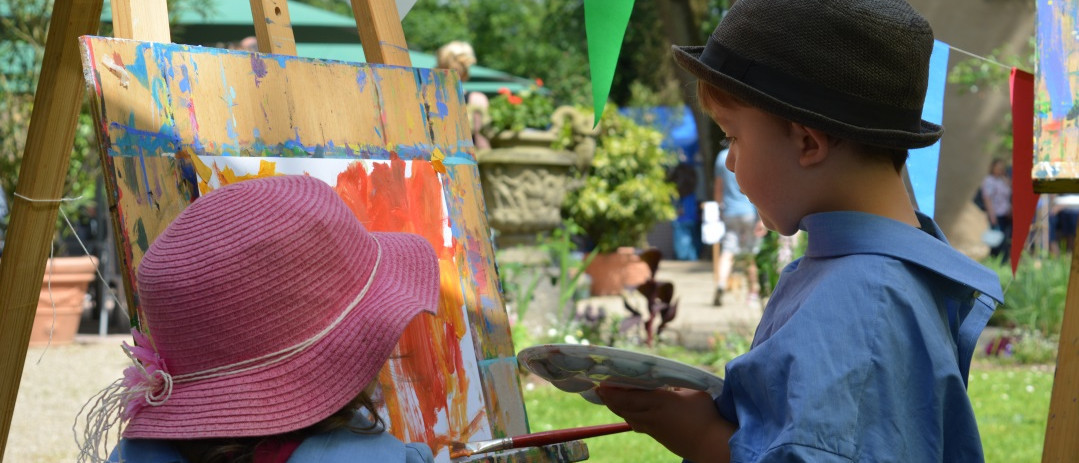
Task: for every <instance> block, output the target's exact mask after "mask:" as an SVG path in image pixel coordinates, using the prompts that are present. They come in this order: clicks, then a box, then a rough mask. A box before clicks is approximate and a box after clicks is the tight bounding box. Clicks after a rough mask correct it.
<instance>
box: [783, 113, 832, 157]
mask: <svg viewBox="0 0 1079 463" xmlns="http://www.w3.org/2000/svg"><path fill="white" fill-rule="evenodd" d="M791 134H792V135H793V136H794V139H795V140H796V142H797V143H798V149H799V155H798V164H799V165H801V166H802V167H811V166H814V165H816V164H820V163H821V162H824V160H825V159H827V158H828V154H829V152H830V148H831V146H832V144H831V143H829V136H828V134H826V133H824V132H821V131H820V130H817V129H814V128H810V127H806V126H804V125H802V124H799V123H797V122H791Z"/></svg>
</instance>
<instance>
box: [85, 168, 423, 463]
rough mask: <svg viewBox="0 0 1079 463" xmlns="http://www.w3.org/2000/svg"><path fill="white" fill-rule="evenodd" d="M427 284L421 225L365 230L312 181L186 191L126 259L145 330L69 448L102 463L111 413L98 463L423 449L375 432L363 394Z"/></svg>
mask: <svg viewBox="0 0 1079 463" xmlns="http://www.w3.org/2000/svg"><path fill="white" fill-rule="evenodd" d="M438 281H439V279H438V262H437V258H436V257H435V254H434V251H433V250H432V249H431V246H430V245H429V244H428V243H427V242H426V241H424V240H423V238H420V237H419V236H416V235H411V234H404V233H371V232H368V231H366V230H365V229H364V227H363V226H362V225H361V224H360V222H359V221H358V220H357V219H356V217H355V216H354V215H353V213H352V212H351V211H350V210H349V208H348V207H347V206H346V205H345V203H344V202H343V201H342V200H341V199H340V198H339V197H338V195H337V194H336V193H335V192H334V190H333V189H331V188H330V187H329V186H328V185H326V184H325V183H323V182H322V181H320V180H317V179H315V178H312V177H307V176H284V177H273V178H265V179H256V180H248V181H243V182H240V183H237V184H233V185H229V186H225V187H223V188H220V189H218V190H215V191H213V192H211V193H209V194H207V195H205V196H203V197H201V198H199V199H198V200H196V201H195V202H194V203H192V204H191V205H190V206H189V207H188V208H187V209H185V210H184V211H183V213H181V214H180V215H179V217H177V218H176V220H174V221H173V222H172V223H171V224H170V225H169V226H168V228H167V229H166V230H165V231H164V232H163V233H162V234H161V236H159V237H158V238H157V240H156V241H154V243H153V244H152V245H151V246H150V248H149V249H148V250H147V251H146V254H145V256H144V257H143V258H142V261H141V262H140V263H139V267H138V289H139V292H138V295H139V300H140V305H141V308H142V316H143V319H142V323H141V325H142V326H143V327H144V328H145V331H146V332H147V335H146V336H144V335H142V333H140V332H138V331H134V334H135V346H134V347H131V346H127V345H126V344H125V345H124V346H123V348H124V351H125V352H126V353H127V354H128V356H129V357H131V358H132V361H133V365H132V366H130V367H128V368H127V369H126V370H125V371H124V378H123V379H121V380H118V381H117V382H116V383H113V386H110V388H108V389H106V390H105V391H102V392H101V393H100V394H99V395H98V396H97V397H96V398H95V399H92V400H91V402H92V403H93V405H92V407H91V410H90V411H89V412H88V414H87V416H86V430H85V432H84V433H83V436H82V442H79V445H80V449H81V455H80V458H79V461H94V462H99V461H104V460H103V459H102V458H101V457H100V456H99V455H98V452H99V451H102V450H105V448H107V445H108V443H107V438H106V437H105V436H107V434H108V431H109V429H110V428H111V427H114V426H117V427H119V428H120V432H121V435H122V439H121V440H120V442H119V444H118V445H117V446H116V448H115V449H113V451H112V452H111V456H110V457H109V460H108V461H111V462H121V461H129V462H144V461H145V462H177V463H180V462H185V463H186V462H191V463H195V462H237V461H239V462H285V461H288V462H338V461H350V462H355V461H371V462H394V461H396V462H422V461H432V455H431V450H430V448H428V447H427V446H426V445H424V444H403V443H401V442H400V441H398V440H397V439H396V438H394V437H393V436H391V435H389V434H387V433H386V432H385V426H384V425H383V423H382V420H381V419H380V418H379V416H378V414H377V412H376V409H375V406H374V404H373V402H372V400H371V393H372V391H373V387H374V380H375V378H376V376H377V374H378V371H379V369H380V368H381V367H382V365H383V364H384V363H385V362H386V360H387V359H388V358H389V356H390V353H391V351H392V350H393V348H394V346H395V345H396V343H397V340H398V338H399V337H400V335H401V332H402V331H403V330H404V329H405V326H406V325H408V323H409V321H410V320H411V319H412V318H413V317H414V316H416V315H418V314H419V313H420V312H422V311H425V310H426V311H429V312H432V313H433V312H434V310H435V309H436V305H437V301H438V299H437V296H438ZM80 415H82V412H80ZM76 440H79V439H78V436H76Z"/></svg>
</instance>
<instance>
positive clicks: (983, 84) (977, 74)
mask: <svg viewBox="0 0 1079 463" xmlns="http://www.w3.org/2000/svg"><path fill="white" fill-rule="evenodd" d="M1035 48H1036V43H1035V38H1034V37H1030V39H1029V40H1028V41H1027V47H1026V48H1025V50H1023V52H1022V56H1021V55H1017V54H1014V53H1007V52H1005V51H1003V50H1001V49H996V50H993V52H992V53H990V54H989V56H987V57H986V58H988V60H991V61H987V60H984V59H978V58H968V59H965V60H963V61H960V62H959V63H957V64H956V65H955V66H953V67H952V69H951V70H950V71H949V72H948V83H950V84H955V85H958V86H959V92H960V93H967V94H974V93H978V92H980V91H982V90H983V89H986V88H999V87H1001V86H1003V85H1004V84H1005V83H1006V82H1008V77H1009V74H1010V73H1011V69H1010V68H1011V67H1017V68H1019V69H1026V70H1028V71H1031V70H1033V69H1034V65H1035V64H1036V63H1037V56H1036V55H1035ZM994 62H995V63H994ZM996 63H1000V64H996ZM1040 104H1041V105H1044V104H1048V102H1046V101H1036V102H1035V106H1038V105H1040ZM995 132H996V133H995V134H996V136H995V137H992V138H991V139H990V140H989V141H988V142H987V146H986V150H987V151H989V152H991V153H1009V154H1008V157H1010V153H1011V152H1012V115H1011V112H1008V113H1006V114H1004V118H1003V119H1002V120H1001V122H1000V125H999V126H997V129H996V131H995Z"/></svg>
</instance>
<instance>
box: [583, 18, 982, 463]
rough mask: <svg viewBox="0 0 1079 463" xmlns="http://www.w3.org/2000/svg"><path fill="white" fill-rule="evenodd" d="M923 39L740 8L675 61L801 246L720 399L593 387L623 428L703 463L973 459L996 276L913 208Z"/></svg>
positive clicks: (781, 227) (744, 170)
mask: <svg viewBox="0 0 1079 463" xmlns="http://www.w3.org/2000/svg"><path fill="white" fill-rule="evenodd" d="M932 49H933V32H932V29H931V28H930V26H929V24H928V23H927V22H926V21H925V19H923V18H922V17H921V16H920V15H919V14H918V13H917V12H916V11H915V10H914V9H913V8H911V7H910V5H908V4H907V3H906V2H905V1H903V0H816V1H788V0H739V1H738V2H737V3H735V4H734V6H733V7H731V9H730V11H728V13H727V15H726V16H725V17H724V18H723V20H722V21H721V22H720V24H719V25H718V26H717V27H716V29H715V31H714V32H713V33H712V36H711V37H710V38H709V40H708V43H707V44H706V45H705V46H698V47H675V48H674V55H675V58H676V60H677V61H678V63H679V64H680V65H681V66H682V67H684V68H686V69H687V70H688V71H689V72H691V73H692V74H694V75H695V76H696V77H697V78H698V79H699V80H700V81H699V83H698V95H699V97H700V100H701V104H702V106H703V107H704V108H705V109H706V111H707V112H708V113H709V114H710V115H711V116H712V118H713V119H714V120H715V121H716V123H717V124H719V125H720V126H721V127H722V128H723V131H724V132H725V133H726V134H727V136H728V137H730V141H731V147H730V155H729V158H728V160H727V167H729V168H730V169H731V170H732V171H734V173H735V175H736V176H737V179H738V184H739V186H740V187H741V188H742V190H743V191H744V192H745V194H746V195H747V196H749V199H750V200H751V201H752V202H753V203H754V205H756V207H757V210H758V213H759V214H760V217H761V218H762V220H763V221H764V224H765V225H766V226H767V227H768V228H770V229H772V230H775V231H778V232H779V233H781V234H783V235H791V234H793V233H795V231H797V230H799V229H804V230H806V231H807V232H808V240H809V241H808V247H807V249H806V254H805V256H804V257H803V258H801V259H799V260H797V261H795V262H792V263H791V264H790V265H788V266H787V267H786V268H785V269H784V271H783V274H782V275H781V277H780V279H779V283H778V285H777V287H776V289H775V292H774V293H773V295H772V297H771V299H770V300H769V302H768V305H767V307H766V308H765V311H764V314H763V317H762V319H761V321H760V324H759V326H758V328H757V332H756V334H755V336H754V339H753V345H752V346H751V349H750V351H749V352H748V353H746V354H744V355H742V356H740V357H738V358H735V359H734V360H732V361H731V362H730V363H728V364H727V366H726V378H725V381H724V388H723V391H722V392H721V394H720V395H719V397H716V398H714V406H713V398H712V397H710V396H709V395H708V394H707V393H704V392H699V391H689V390H682V389H677V390H670V391H668V390H655V391H639V390H625V389H617V388H611V387H601V388H599V391H598V392H599V395H600V397H602V399H603V400H604V403H605V404H606V405H607V406H608V407H609V408H610V409H611V410H612V411H614V412H615V413H617V414H618V415H619V416H621V417H623V418H625V419H626V421H628V422H629V423H630V424H631V425H632V426H633V428H634V429H635V430H637V431H639V432H644V433H647V434H649V435H651V436H652V437H653V438H655V439H656V440H657V441H659V442H660V443H662V444H663V445H664V446H666V447H667V448H668V449H670V450H671V451H673V452H674V453H676V454H678V455H680V456H682V457H684V458H687V459H689V460H692V461H695V462H697V463H704V462H709V463H711V462H724V461H737V462H794V461H812V462H852V461H874V462H879V461H895V462H900V461H903V462H922V463H924V462H959V461H961V462H975V461H983V460H984V457H983V454H982V448H981V441H980V438H979V435H978V427H977V423H976V422H975V417H974V412H973V410H972V408H971V404H970V400H969V398H968V396H967V393H966V384H967V376H968V369H969V365H970V359H971V355H972V353H973V350H974V346H975V342H976V340H977V338H978V335H979V333H980V332H981V330H982V329H983V328H984V326H985V323H986V321H987V320H988V319H989V316H990V315H991V313H992V310H993V308H994V307H995V305H996V302H995V301H1000V300H1001V299H1002V294H1001V289H1000V282H999V280H998V279H997V276H996V275H995V274H994V273H993V272H992V271H989V270H988V269H986V268H984V267H982V266H981V265H979V264H978V263H976V262H974V261H973V260H971V259H969V258H967V257H966V256H964V255H962V254H960V253H959V252H957V251H956V250H955V249H953V248H952V247H951V246H950V245H948V243H947V241H946V240H945V238H944V236H943V234H942V233H941V231H940V229H939V228H938V227H937V226H936V224H935V223H934V222H933V220H932V219H931V218H929V217H928V216H926V215H923V214H921V213H918V212H916V211H915V210H914V209H913V207H912V206H911V201H910V198H909V196H908V195H907V190H906V187H905V184H904V181H903V177H902V175H901V172H902V168H903V165H904V163H905V160H906V156H907V150H908V149H910V148H918V147H924V146H927V145H931V144H933V143H934V142H935V141H937V140H938V139H939V138H940V136H941V133H942V128H941V127H940V126H938V125H936V124H932V123H929V122H926V121H923V120H922V119H921V108H922V103H923V100H924V98H925V91H926V87H927V80H928V68H929V57H930V54H931V53H932Z"/></svg>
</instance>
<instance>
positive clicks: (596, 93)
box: [584, 0, 633, 127]
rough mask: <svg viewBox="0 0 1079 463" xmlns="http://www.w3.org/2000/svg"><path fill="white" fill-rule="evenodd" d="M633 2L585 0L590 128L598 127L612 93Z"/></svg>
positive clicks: (623, 0) (622, 0)
mask: <svg viewBox="0 0 1079 463" xmlns="http://www.w3.org/2000/svg"><path fill="white" fill-rule="evenodd" d="M632 12H633V0H584V24H585V33H586V34H587V35H588V70H589V72H590V73H591V74H592V107H593V109H594V110H595V111H596V114H595V117H594V119H593V121H592V127H595V126H596V125H598V124H599V118H600V116H602V115H603V108H604V106H606V105H607V96H608V95H610V93H611V82H612V81H613V80H614V68H615V66H616V65H617V64H618V52H619V51H621V50H622V39H623V38H624V37H625V35H626V26H627V25H628V24H629V15H630V13H632Z"/></svg>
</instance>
